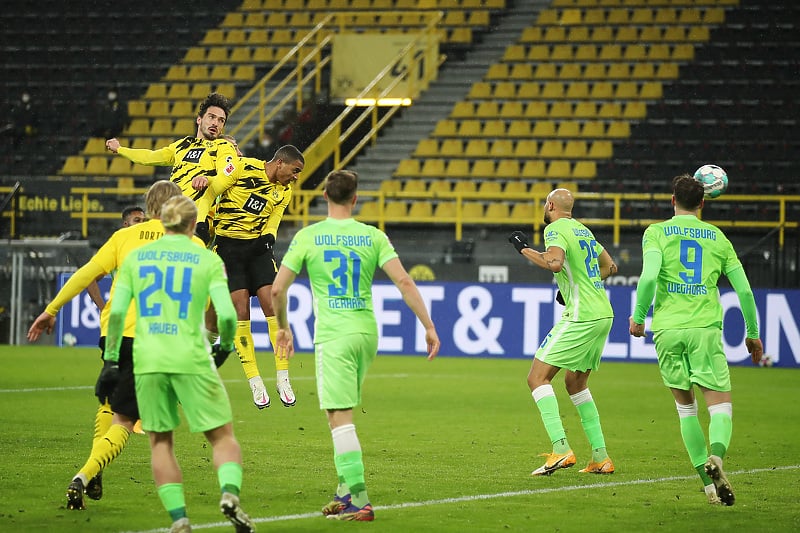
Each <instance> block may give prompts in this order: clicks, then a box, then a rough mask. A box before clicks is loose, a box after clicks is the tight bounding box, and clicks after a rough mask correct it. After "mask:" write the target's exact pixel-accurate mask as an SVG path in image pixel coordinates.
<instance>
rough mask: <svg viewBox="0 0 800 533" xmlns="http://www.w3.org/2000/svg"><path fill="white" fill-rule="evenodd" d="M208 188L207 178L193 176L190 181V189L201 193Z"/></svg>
mask: <svg viewBox="0 0 800 533" xmlns="http://www.w3.org/2000/svg"><path fill="white" fill-rule="evenodd" d="M206 187H208V178H207V177H205V176H195V177H194V178H193V179H192V189H194V190H196V191H201V190H203V189H205V188H206Z"/></svg>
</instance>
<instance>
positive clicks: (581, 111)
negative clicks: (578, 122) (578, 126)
mask: <svg viewBox="0 0 800 533" xmlns="http://www.w3.org/2000/svg"><path fill="white" fill-rule="evenodd" d="M596 114H597V103H596V102H595V101H594V100H582V101H580V102H578V103H577V104H575V107H574V108H573V110H572V117H573V118H579V119H589V118H594V117H595V115H596Z"/></svg>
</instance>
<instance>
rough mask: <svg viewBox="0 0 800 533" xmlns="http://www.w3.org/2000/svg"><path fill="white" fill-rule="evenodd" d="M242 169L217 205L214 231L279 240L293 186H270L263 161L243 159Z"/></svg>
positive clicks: (223, 233) (226, 234)
mask: <svg viewBox="0 0 800 533" xmlns="http://www.w3.org/2000/svg"><path fill="white" fill-rule="evenodd" d="M241 166H242V170H241V173H240V175H239V179H238V180H237V181H236V183H235V184H234V185H233V187H231V188H230V189H228V190H227V191H225V192H224V193H223V194H222V196H221V197H220V200H219V203H218V204H217V206H216V214H215V216H214V228H215V229H214V231H215V233H216V234H217V235H221V236H223V237H229V238H232V239H255V238H257V237H259V236H260V235H265V234H267V233H269V234H271V235H272V236H273V237H276V236H277V234H278V226H279V225H280V223H281V219H282V218H283V213H284V211H285V210H286V206H288V205H289V200H291V198H292V186H291V185H287V186H283V185H281V184H280V183H270V181H269V178H268V177H267V174H266V172H265V171H264V161H262V160H260V159H255V158H252V157H242V158H241Z"/></svg>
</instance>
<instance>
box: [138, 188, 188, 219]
mask: <svg viewBox="0 0 800 533" xmlns="http://www.w3.org/2000/svg"><path fill="white" fill-rule="evenodd" d="M173 196H181V188H180V187H178V186H177V185H176V184H175V183H173V182H171V181H168V180H159V181H157V182H155V183H154V184H152V185H151V186H150V188H149V189H148V190H147V194H146V195H145V197H144V202H145V207H146V209H147V216H148V217H150V218H161V208H162V206H163V205H164V203H165V202H166V201H167V200H169V199H170V198H172V197H173Z"/></svg>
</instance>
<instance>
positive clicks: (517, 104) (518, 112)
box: [487, 100, 525, 119]
mask: <svg viewBox="0 0 800 533" xmlns="http://www.w3.org/2000/svg"><path fill="white" fill-rule="evenodd" d="M493 116H497V115H493ZM499 116H501V117H503V118H511V119H514V118H522V117H524V116H525V104H524V103H523V102H522V101H520V100H514V101H507V102H504V103H503V105H502V106H501V107H500V115H499ZM489 117H492V115H488V116H487V118H489Z"/></svg>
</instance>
